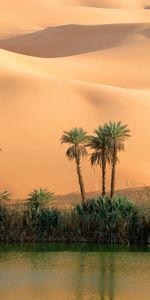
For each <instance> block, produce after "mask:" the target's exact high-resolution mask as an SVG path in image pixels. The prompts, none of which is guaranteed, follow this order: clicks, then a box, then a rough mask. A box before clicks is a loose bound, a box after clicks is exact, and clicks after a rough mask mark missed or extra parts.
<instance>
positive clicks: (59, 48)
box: [0, 24, 141, 58]
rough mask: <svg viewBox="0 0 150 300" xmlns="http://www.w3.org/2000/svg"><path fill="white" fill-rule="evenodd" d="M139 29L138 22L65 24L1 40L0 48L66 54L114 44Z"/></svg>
mask: <svg viewBox="0 0 150 300" xmlns="http://www.w3.org/2000/svg"><path fill="white" fill-rule="evenodd" d="M140 29H141V24H111V25H110V24H109V25H75V24H68V25H63V26H57V27H50V28H47V29H44V30H41V31H37V32H34V33H29V34H25V35H21V36H17V37H13V38H9V39H5V40H1V41H0V48H2V49H5V50H8V51H12V52H16V53H20V54H24V55H28V56H35V57H43V58H56V57H66V56H72V55H79V54H83V53H89V52H95V51H100V50H104V49H109V48H113V47H117V46H119V45H120V44H122V41H123V40H124V39H125V38H126V37H127V36H128V35H129V34H132V33H133V34H134V33H135V32H137V31H140Z"/></svg>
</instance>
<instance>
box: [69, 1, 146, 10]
mask: <svg viewBox="0 0 150 300" xmlns="http://www.w3.org/2000/svg"><path fill="white" fill-rule="evenodd" d="M73 3H74V4H76V5H85V6H94V7H100V8H102V7H104V8H148V6H149V4H150V3H149V0H147V1H146V0H145V1H144V0H111V1H110V0H74V2H73Z"/></svg>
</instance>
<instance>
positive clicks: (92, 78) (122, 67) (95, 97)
mask: <svg viewBox="0 0 150 300" xmlns="http://www.w3.org/2000/svg"><path fill="white" fill-rule="evenodd" d="M90 3H91V4H90ZM110 3H111V5H110ZM125 3H126V4H127V1H124V3H123V1H95V4H94V1H77V0H76V1H74V0H72V1H69V3H68V1H67V0H62V1H61V0H59V1H46V0H45V1H36V2H35V1H34V0H32V1H26V2H24V4H20V1H13V3H12V1H5V2H4V1H2V4H1V3H0V6H1V10H0V11H1V12H2V11H3V16H5V20H4V18H1V19H0V20H1V21H0V23H1V24H3V28H1V31H0V48H3V50H1V51H0V65H1V68H0V95H1V97H0V108H1V109H0V119H1V122H0V129H1V139H0V146H1V147H2V148H3V151H2V152H1V153H0V164H1V169H0V177H1V186H2V187H3V188H4V187H5V188H6V187H8V188H10V189H11V190H12V191H13V192H14V194H16V195H18V196H19V195H20V196H22V195H25V194H26V193H28V191H29V190H31V189H32V188H34V187H39V186H48V187H49V188H50V189H51V190H53V191H55V192H56V193H68V192H72V191H76V190H77V189H78V185H77V182H76V174H75V170H74V165H73V164H71V163H68V162H67V161H66V159H65V156H64V151H65V147H62V146H60V144H59V138H60V136H61V134H62V131H63V130H64V129H68V128H70V127H72V126H76V125H77V126H80V125H81V126H83V127H84V128H85V129H87V130H88V131H90V132H91V130H92V128H94V127H96V126H98V125H99V124H101V123H103V122H105V121H108V120H110V119H112V120H120V119H121V120H122V121H123V122H127V123H128V124H129V126H130V128H131V130H132V139H131V141H130V142H128V143H127V151H126V153H124V154H122V155H121V165H120V166H119V167H118V170H119V173H118V175H119V176H118V179H117V187H118V188H121V187H132V186H138V185H139V186H141V185H142V184H143V185H144V184H146V185H149V183H150V182H149V178H150V163H149V162H150V134H149V130H148V128H149V125H150V121H149V112H150V100H149V99H150V69H149V65H150V56H149V53H150V10H148V9H147V10H144V9H142V8H143V7H144V6H145V5H146V4H147V5H148V1H147V3H146V1H145V2H144V1H136V2H134V1H130V2H128V4H129V3H130V8H129V6H128V9H124V4H125ZM97 4H98V5H97ZM104 4H105V7H104ZM131 4H132V5H131ZM135 4H136V5H135ZM80 5H81V6H80ZM84 5H85V6H84ZM93 5H94V6H95V7H87V6H93ZM97 6H99V8H98V7H97ZM131 6H132V8H131ZM8 7H9V9H8ZM102 7H103V8H102ZM110 7H111V8H110ZM116 7H117V9H116ZM106 8H107V9H106ZM1 12H0V14H1ZM12 12H13V14H14V15H15V16H16V18H13V17H12ZM33 12H36V13H33ZM66 12H69V14H67V13H66ZM10 16H11V18H10ZM29 16H30V17H29ZM9 18H10V21H11V22H12V20H13V24H12V23H11V22H10V24H9V22H8V21H9V20H8V19H9ZM27 19H28V20H29V22H27ZM111 23H112V24H111ZM4 25H5V26H4ZM12 25H13V26H12ZM45 27H47V28H45ZM31 32H32V33H31ZM15 35H16V36H15ZM7 50H9V51H7ZM15 52H16V53H15ZM23 54H25V55H23ZM85 167H86V168H85ZM85 167H84V176H85V182H86V189H87V190H88V191H91V190H96V189H98V188H99V184H100V183H99V177H98V176H97V175H99V170H97V171H95V172H94V171H93V170H91V169H90V167H89V166H87V163H86V162H85Z"/></svg>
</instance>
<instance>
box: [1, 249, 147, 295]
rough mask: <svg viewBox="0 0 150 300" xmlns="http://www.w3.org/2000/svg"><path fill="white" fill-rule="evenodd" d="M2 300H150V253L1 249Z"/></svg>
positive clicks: (132, 250)
mask: <svg viewBox="0 0 150 300" xmlns="http://www.w3.org/2000/svg"><path fill="white" fill-rule="evenodd" d="M0 299H1V300H10V299H11V300H33V299H35V300H49V299H52V300H57V299H60V300H64V299H68V300H72V299H76V300H98V299H99V300H150V252H149V250H148V249H145V250H144V249H131V250H129V249H122V248H104V247H103V248H102V247H98V246H94V245H91V246H85V245H81V246H77V245H72V246H63V245H51V246H49V245H36V246H33V245H28V246H15V245H11V246H0Z"/></svg>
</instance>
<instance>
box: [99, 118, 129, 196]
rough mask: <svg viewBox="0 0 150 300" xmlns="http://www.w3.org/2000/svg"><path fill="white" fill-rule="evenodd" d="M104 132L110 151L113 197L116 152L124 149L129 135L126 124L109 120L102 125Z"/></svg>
mask: <svg viewBox="0 0 150 300" xmlns="http://www.w3.org/2000/svg"><path fill="white" fill-rule="evenodd" d="M103 130H104V134H105V137H106V139H107V143H108V147H109V149H110V151H111V191H110V196H111V197H113V195H114V192H115V176H116V165H117V162H118V152H120V151H124V150H125V145H124V142H125V140H126V139H128V138H129V137H130V130H129V128H128V125H126V124H125V125H124V124H122V122H121V121H119V122H117V123H116V122H109V123H107V124H105V125H104V129H103Z"/></svg>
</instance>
